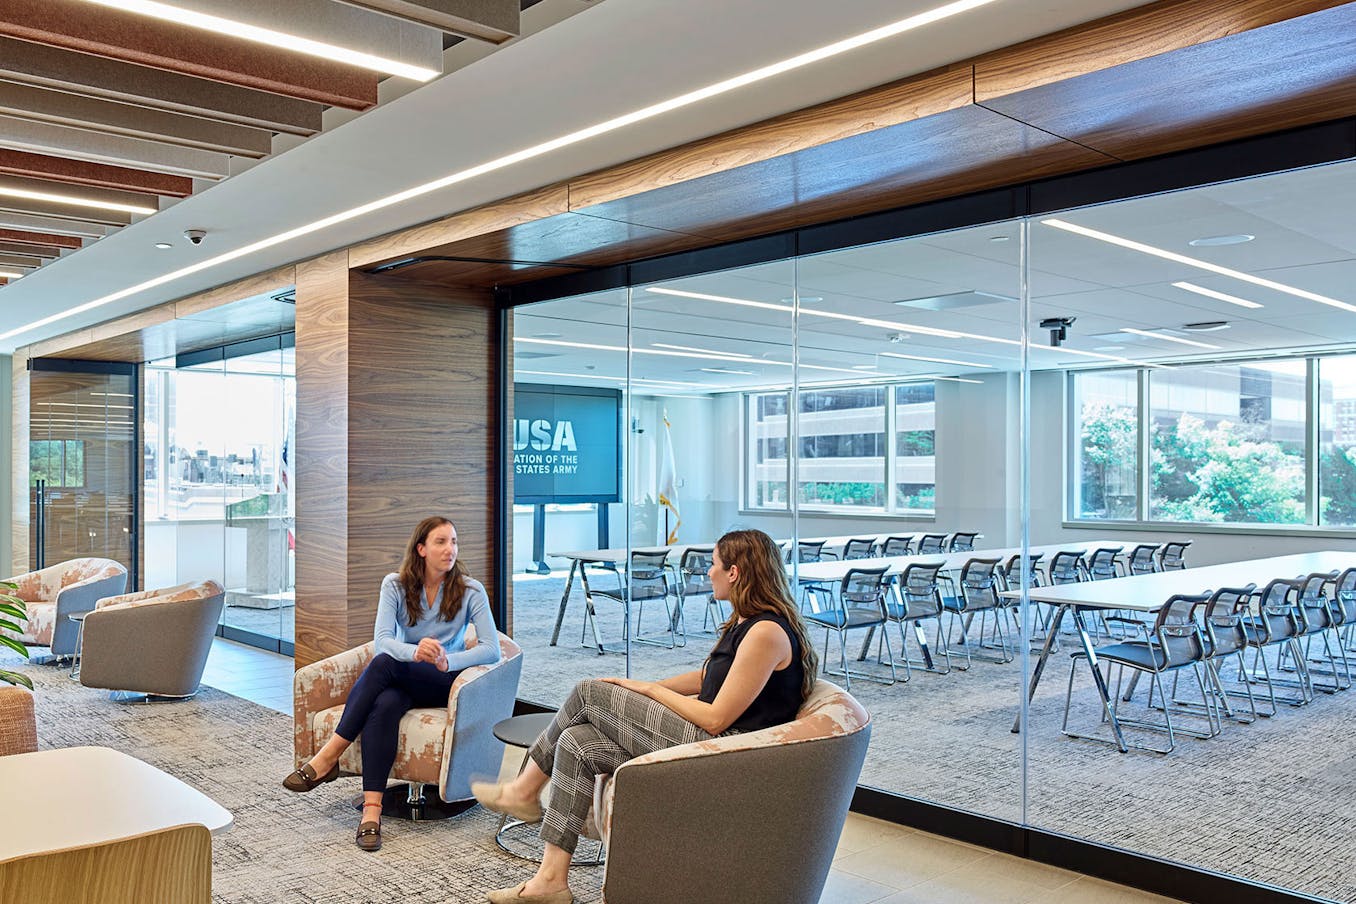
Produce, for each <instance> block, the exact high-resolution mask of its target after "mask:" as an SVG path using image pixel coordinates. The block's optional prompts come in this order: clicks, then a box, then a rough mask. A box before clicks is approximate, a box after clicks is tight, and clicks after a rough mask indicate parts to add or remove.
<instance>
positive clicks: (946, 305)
mask: <svg viewBox="0 0 1356 904" xmlns="http://www.w3.org/2000/svg"><path fill="white" fill-rule="evenodd" d="M1016 300H1017V299H1015V298H1013V297H1012V296H1011V295H997V294H994V293H993V292H978V291H970V292H952V293H950V294H949V295H928V296H926V297H924V298H907V299H905V300H903V301H896V302H895V304H897V305H899V306H900V307H905V308H917V309H919V310H922V311H955V310H958V309H960V308H973V307H978V306H979V305H983V304H998V303H1000V302H1013V301H1016Z"/></svg>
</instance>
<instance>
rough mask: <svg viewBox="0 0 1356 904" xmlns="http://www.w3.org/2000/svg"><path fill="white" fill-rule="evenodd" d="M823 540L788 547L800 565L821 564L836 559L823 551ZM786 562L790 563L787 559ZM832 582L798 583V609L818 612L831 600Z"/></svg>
mask: <svg viewBox="0 0 1356 904" xmlns="http://www.w3.org/2000/svg"><path fill="white" fill-rule="evenodd" d="M824 543H825V541H823V540H801V541H800V542H798V543H797V544H796V545H795V546H793V547H790V548H791V549H794V550H795V551H796V561H797V562H799V563H800V564H802V565H807V564H810V563H813V562H823V561H825V560H827V559H837V558H838V557H837V556H835V555H834V554H833V553H832V552H829V551H826V550H825V549H824ZM787 561H790V559H788V560H787ZM835 583H836V582H834V581H801V582H800V608H801V611H802V612H805V611H819V610H820V609H821V608H823V604H824V603H826V602H832V600H833V585H834V584H835Z"/></svg>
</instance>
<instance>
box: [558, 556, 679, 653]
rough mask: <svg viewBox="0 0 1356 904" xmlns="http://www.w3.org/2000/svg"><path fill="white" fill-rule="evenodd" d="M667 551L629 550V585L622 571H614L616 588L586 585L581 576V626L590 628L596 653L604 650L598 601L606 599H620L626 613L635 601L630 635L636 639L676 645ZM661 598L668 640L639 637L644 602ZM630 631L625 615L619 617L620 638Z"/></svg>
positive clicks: (623, 637)
mask: <svg viewBox="0 0 1356 904" xmlns="http://www.w3.org/2000/svg"><path fill="white" fill-rule="evenodd" d="M668 554H669V551H668V550H667V549H656V550H645V551H640V550H636V551H634V552H632V553H631V560H630V567H629V568H628V569H626V570H627V572H628V577H627V579H626V580H628V581H629V584H630V586H629V587H628V586H627V585H626V583H624V579H623V578H622V575H621V574H620V573H619V574H618V575H617V589H616V590H595V589H593V588H592V587H590V586H589V582H588V580H587V573H585V579H584V621H585V627H584V630H585V631H587V630H588V629H589V628H590V627H592V629H593V642H594V645H595V646H596V647H597V648H598V652H599V653H603V652H607V651H606V650H605V647H604V644H603V642H602V640H601V639H600V635H599V633H598V620H597V608H596V604H597V602H598V601H599V600H600V599H601V600H608V601H611V602H615V603H620V604H621V606H622V612H623V613H624V614H626V615H629V613H630V611H631V608H632V606H633V605H637V604H638V608H637V610H636V636H634V637H631V639H632V640H633V641H634V642H636V643H649V644H655V645H657V646H667V647H669V648H670V649H672V648H673V647H675V646H677V643H678V638H677V632H676V631H675V630H674V625H673V608H672V606H671V605H670V595H671V594H672V592H673V588H672V587H671V586H670V584H669V569H668V566H667V564H666V560H667V558H668ZM654 601H661V602H663V604H664V612H665V616H666V618H665V630H666V632H667V633H668V635H669V639H668V643H663V642H661V641H657V640H654V639H652V638H642V637H641V636H640V622H641V617H642V616H643V614H644V611H645V603H646V602H654ZM629 632H630V623H629V620H628V619H627V618H623V620H622V639H623V640H625V639H626V638H627V637H628V636H630V634H629ZM580 641H581V642H582V641H583V634H582V633H581V635H580Z"/></svg>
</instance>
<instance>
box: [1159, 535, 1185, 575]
mask: <svg viewBox="0 0 1356 904" xmlns="http://www.w3.org/2000/svg"><path fill="white" fill-rule="evenodd" d="M1190 545H1191V541H1190V540H1173V541H1172V542H1170V543H1164V544H1163V551H1162V552H1160V553H1159V554H1158V570H1159V571H1182V570H1183V569H1185V568H1186V551H1187V547H1188V546H1190Z"/></svg>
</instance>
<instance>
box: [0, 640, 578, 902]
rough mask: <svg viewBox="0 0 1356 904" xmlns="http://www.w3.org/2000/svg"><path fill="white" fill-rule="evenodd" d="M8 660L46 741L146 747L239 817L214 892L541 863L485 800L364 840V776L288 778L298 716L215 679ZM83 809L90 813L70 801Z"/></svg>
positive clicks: (308, 895) (290, 888)
mask: <svg viewBox="0 0 1356 904" xmlns="http://www.w3.org/2000/svg"><path fill="white" fill-rule="evenodd" d="M0 663H2V664H3V667H5V668H10V669H17V670H20V671H23V672H24V673H26V674H28V675H30V676H32V678H33V680H34V683H35V685H36V689H37V691H36V697H35V699H36V705H37V718H38V734H39V738H40V744H41V746H42V747H43V748H50V747H72V746H77V745H99V746H105V747H112V748H114V749H117V750H122V751H124V752H126V753H130V754H132V755H134V756H137V757H139V758H141V759H143V760H145V761H146V762H148V763H151V764H152V765H154V766H157V767H158V768H160V769H163V770H165V771H166V772H169V773H170V774H172V775H174V776H176V777H178V778H180V779H182V780H183V781H185V782H187V783H188V784H190V785H192V786H193V787H195V788H197V789H199V790H200V791H202V792H203V793H205V794H207V795H208V796H209V797H211V798H212V799H214V800H216V801H217V802H218V803H220V804H221V805H222V806H224V807H226V809H228V810H230V811H231V813H232V814H233V815H234V816H235V824H234V826H233V827H232V828H231V829H230V830H229V831H227V832H225V833H224V834H221V835H218V836H217V837H215V838H213V840H212V861H213V869H212V880H213V888H212V890H213V900H214V901H216V902H219V904H385V902H390V901H395V900H400V901H405V902H411V904H413V902H429V904H433V902H437V904H449V902H478V901H481V900H483V893H484V891H485V890H486V889H491V888H501V887H505V886H508V885H512V884H514V883H516V882H520V881H522V880H523V879H525V878H527V876H528V875H530V873H531V871H532V869H533V868H534V867H532V866H531V865H530V864H528V863H526V862H524V861H521V860H517V859H515V858H513V857H511V856H509V855H508V854H506V853H504V852H503V851H501V850H500V849H499V848H498V847H497V846H496V845H495V843H494V831H495V828H496V826H497V820H498V817H497V816H495V815H493V814H490V813H487V812H486V811H484V810H482V809H481V808H479V807H476V808H473V809H472V810H470V811H468V812H467V813H465V814H463V815H461V816H459V817H456V818H454V819H453V820H451V821H449V822H427V823H410V822H404V821H400V820H390V819H388V820H386V821H385V825H384V828H383V833H384V838H383V841H384V846H383V848H382V850H381V851H380V852H379V853H377V854H368V853H364V852H362V851H359V850H358V849H357V848H356V847H355V846H354V844H353V833H354V830H355V829H356V828H357V822H358V820H357V813H356V812H355V811H354V810H353V809H352V807H351V806H350V805H349V800H350V799H351V798H352V797H353V796H354V795H356V794H357V793H358V792H359V791H360V790H361V788H360V786H359V783H358V779H356V778H345V779H340V780H339V781H337V782H334V783H332V784H329V785H324V786H322V787H320V788H317V789H316V790H315V791H312V792H311V793H309V794H292V793H290V792H288V791H285V790H283V788H282V785H281V781H282V778H283V776H284V775H286V774H287V773H288V772H289V771H290V770H291V769H292V755H291V750H292V720H291V719H290V718H289V717H288V716H285V715H283V714H281V713H278V712H275V711H273V710H270V709H267V708H265V707H262V706H259V705H257V704H255V703H251V702H249V701H247V700H242V699H240V698H238V697H232V696H230V695H229V694H225V693H222V692H221V691H218V690H214V689H212V688H204V689H203V690H202V692H201V693H200V694H198V696H197V697H195V698H194V699H192V700H188V701H184V702H178V703H167V704H152V705H125V704H116V703H113V702H111V701H110V700H109V699H108V695H107V693H106V692H103V691H97V690H92V689H90V688H86V687H83V686H81V685H80V684H78V683H75V682H72V681H70V680H69V679H68V678H67V677H66V676H67V674H68V672H67V671H66V670H64V669H61V670H59V669H56V668H53V667H50V666H34V665H28V664H23V663H22V661H21V660H19V659H18V658H17V657H15V656H13V655H12V654H9V653H8V652H5V653H0ZM71 818H73V819H78V818H79V814H71ZM570 881H571V885H572V886H573V888H574V891H575V895H576V899H577V900H579V901H580V902H597V901H599V899H600V897H601V882H602V870H601V869H598V868H587V867H579V868H576V869H574V870H573V871H572V872H571V878H570Z"/></svg>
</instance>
